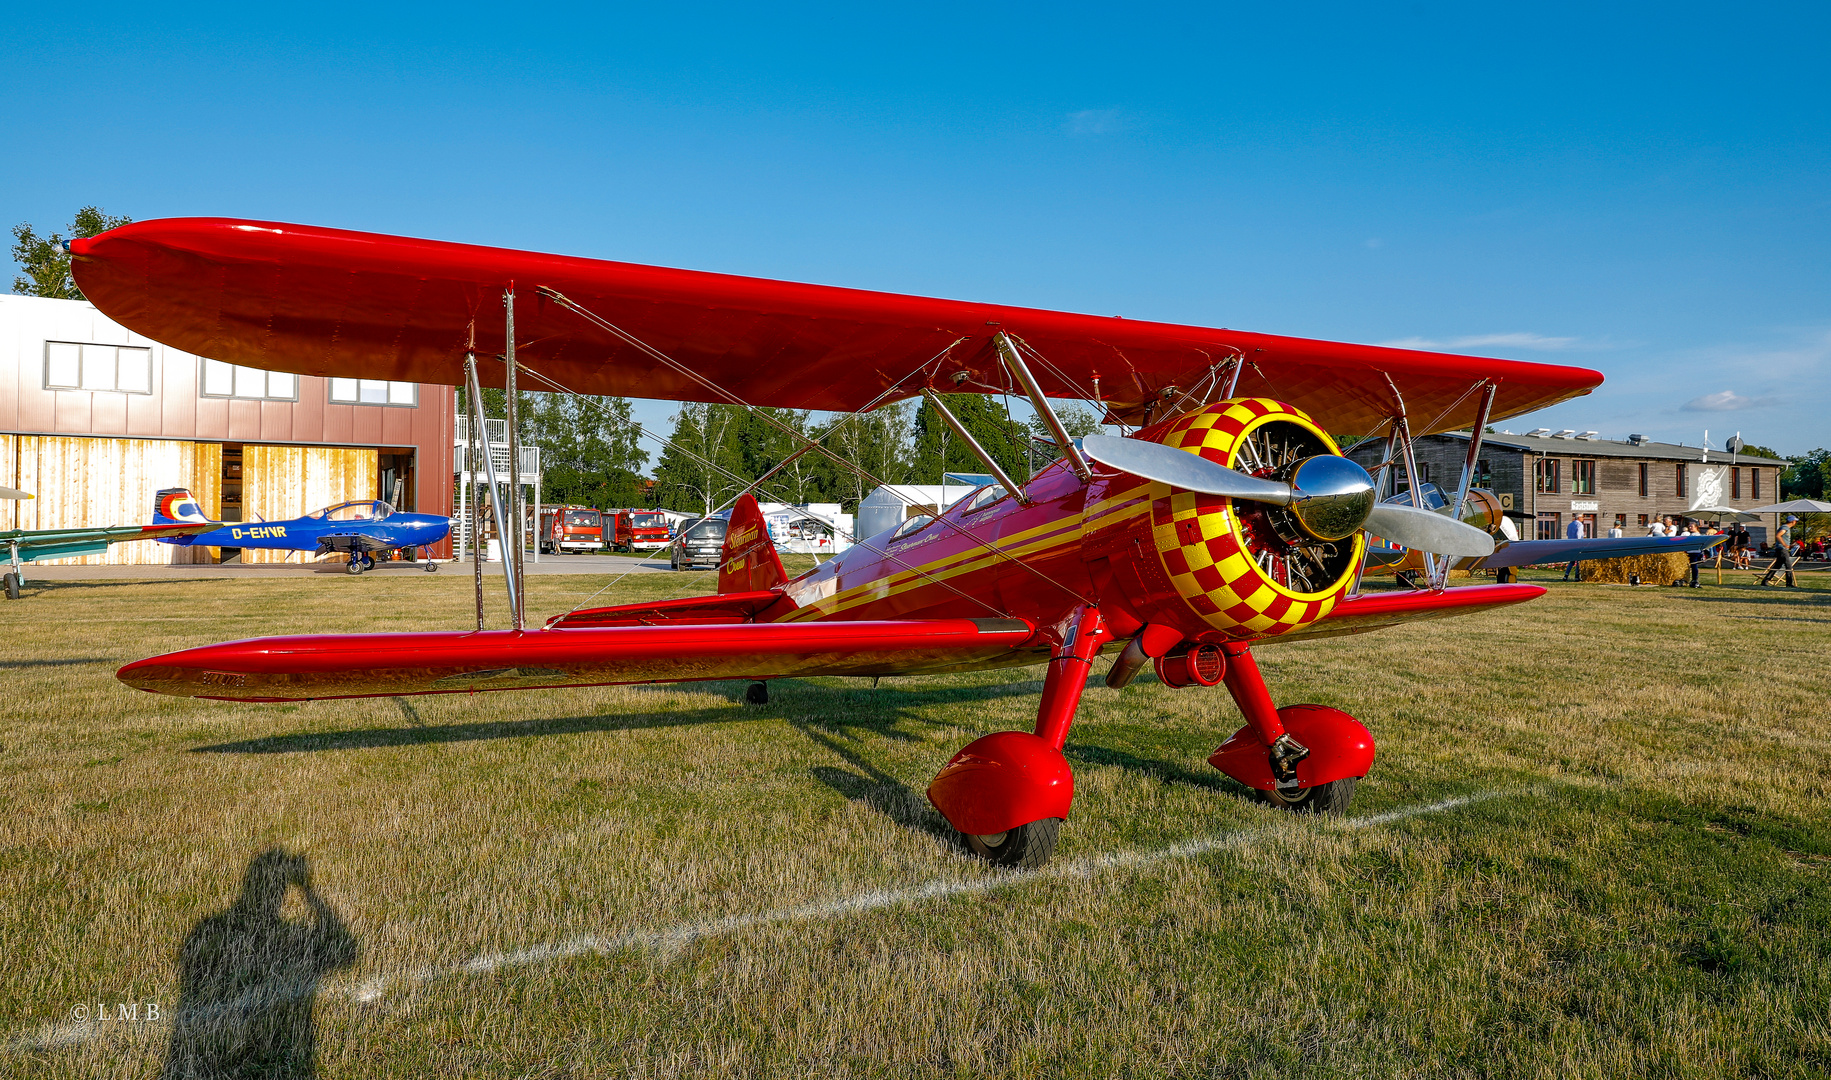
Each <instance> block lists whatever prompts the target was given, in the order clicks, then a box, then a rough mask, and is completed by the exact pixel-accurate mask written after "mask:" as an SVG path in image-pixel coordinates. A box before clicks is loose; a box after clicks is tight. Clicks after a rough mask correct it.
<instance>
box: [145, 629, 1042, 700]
mask: <svg viewBox="0 0 1831 1080" xmlns="http://www.w3.org/2000/svg"><path fill="white" fill-rule="evenodd" d="M1034 636H1035V629H1034V628H1033V627H1032V626H1031V625H1030V624H1029V623H1027V622H1024V621H1023V620H1021V619H936V620H901V621H884V622H823V623H723V624H704V625H685V626H679V625H675V626H610V627H591V628H580V629H546V630H531V631H525V632H516V631H510V630H499V631H489V632H470V633H430V634H319V635H311V636H303V637H272V638H254V639H251V640H247V641H230V642H224V643H223V644H220V645H206V646H203V647H202V648H197V649H186V650H184V651H183V652H175V653H167V654H166V655H164V656H154V657H151V658H148V659H146V660H140V661H136V662H135V663H132V664H128V665H127V666H126V667H124V668H122V669H121V670H120V672H119V673H118V675H119V678H120V679H121V681H122V682H125V683H127V684H128V685H129V686H133V687H137V688H139V689H141V690H150V691H152V692H154V693H161V694H176V695H178V696H180V697H205V698H222V699H226V700H230V701H310V700H313V699H316V698H338V697H392V696H394V695H397V694H441V693H444V694H450V693H467V692H471V691H476V690H526V689H535V688H539V687H554V686H602V685H608V684H612V683H640V682H683V681H688V680H695V679H768V678H783V677H789V676H797V675H877V674H892V673H895V674H923V673H933V672H939V671H947V670H950V669H953V668H956V667H961V666H968V665H978V664H983V663H984V662H985V661H987V660H994V659H997V658H999V657H1006V656H1008V657H1012V658H1013V661H1014V662H1021V663H1030V662H1032V661H1034V660H1038V659H1047V657H1048V647H1047V645H1046V644H1045V645H1044V646H1042V648H1041V652H1040V655H1036V656H1032V655H1030V651H1028V650H1024V649H1023V646H1024V645H1025V644H1026V643H1028V642H1029V641H1030V640H1031V639H1032V638H1033V637H1034Z"/></svg>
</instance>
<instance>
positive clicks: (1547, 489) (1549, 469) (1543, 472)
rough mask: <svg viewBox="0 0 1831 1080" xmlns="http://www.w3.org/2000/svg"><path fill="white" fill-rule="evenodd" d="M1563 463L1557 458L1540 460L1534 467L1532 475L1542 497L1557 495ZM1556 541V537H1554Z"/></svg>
mask: <svg viewBox="0 0 1831 1080" xmlns="http://www.w3.org/2000/svg"><path fill="white" fill-rule="evenodd" d="M1562 464H1563V462H1561V461H1559V460H1558V459H1557V458H1540V459H1538V460H1537V461H1536V462H1533V465H1532V475H1533V477H1534V478H1535V479H1536V480H1537V481H1538V493H1539V494H1540V495H1556V494H1557V493H1558V485H1559V481H1560V480H1561V477H1560V476H1559V473H1560V469H1559V468H1558V467H1559V466H1560V465H1562ZM1553 539H1556V537H1553Z"/></svg>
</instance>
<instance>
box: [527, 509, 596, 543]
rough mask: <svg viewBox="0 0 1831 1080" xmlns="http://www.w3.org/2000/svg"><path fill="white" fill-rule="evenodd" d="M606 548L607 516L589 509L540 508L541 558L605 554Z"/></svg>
mask: <svg viewBox="0 0 1831 1080" xmlns="http://www.w3.org/2000/svg"><path fill="white" fill-rule="evenodd" d="M603 548H604V516H603V515H602V514H600V513H598V512H597V511H596V510H593V509H592V508H591V507H589V506H543V507H541V508H540V550H541V554H543V555H548V554H564V553H565V552H568V551H573V552H586V551H601V550H603Z"/></svg>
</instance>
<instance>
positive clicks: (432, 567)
mask: <svg viewBox="0 0 1831 1080" xmlns="http://www.w3.org/2000/svg"><path fill="white" fill-rule="evenodd" d="M426 572H427V573H428V574H436V573H438V572H439V564H438V563H436V562H433V561H432V560H431V559H427V560H426Z"/></svg>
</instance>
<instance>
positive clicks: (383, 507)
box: [305, 499, 394, 521]
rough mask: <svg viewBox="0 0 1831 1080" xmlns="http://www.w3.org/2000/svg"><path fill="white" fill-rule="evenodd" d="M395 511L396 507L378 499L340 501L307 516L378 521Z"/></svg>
mask: <svg viewBox="0 0 1831 1080" xmlns="http://www.w3.org/2000/svg"><path fill="white" fill-rule="evenodd" d="M392 513H394V507H392V506H389V505H388V504H387V503H385V502H380V501H378V500H373V499H369V500H364V501H361V502H346V503H338V504H337V505H336V506H327V507H325V508H324V509H322V510H319V511H317V512H316V513H312V514H307V515H305V516H306V517H313V518H323V519H324V520H326V521H378V520H380V519H381V518H385V517H387V516H388V515H389V514H392Z"/></svg>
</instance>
